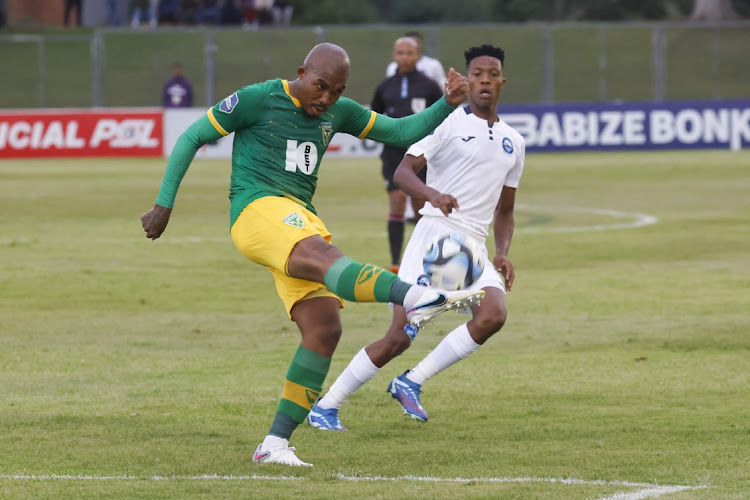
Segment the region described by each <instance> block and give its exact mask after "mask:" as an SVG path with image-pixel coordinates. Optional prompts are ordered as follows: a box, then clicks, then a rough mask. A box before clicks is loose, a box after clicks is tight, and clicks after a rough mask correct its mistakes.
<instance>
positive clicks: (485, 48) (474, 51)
mask: <svg viewBox="0 0 750 500" xmlns="http://www.w3.org/2000/svg"><path fill="white" fill-rule="evenodd" d="M480 56H490V57H494V58H495V59H497V60H499V61H500V64H501V65H502V67H503V68H505V51H504V50H503V49H501V48H500V47H495V46H494V45H488V44H484V45H482V46H480V47H471V48H470V49H469V50H467V51H466V52H464V57H465V58H466V67H467V68H468V67H469V63H470V62H471V61H472V60H473V59H476V58H477V57H480Z"/></svg>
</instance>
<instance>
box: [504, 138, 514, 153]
mask: <svg viewBox="0 0 750 500" xmlns="http://www.w3.org/2000/svg"><path fill="white" fill-rule="evenodd" d="M503 151H505V152H506V153H508V154H509V155H511V154H513V143H512V142H511V140H510V139H508V138H507V137H503Z"/></svg>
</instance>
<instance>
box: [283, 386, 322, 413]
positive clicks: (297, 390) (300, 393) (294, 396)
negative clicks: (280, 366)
mask: <svg viewBox="0 0 750 500" xmlns="http://www.w3.org/2000/svg"><path fill="white" fill-rule="evenodd" d="M319 395H320V393H319V392H318V391H314V390H312V389H310V388H309V387H305V386H303V385H299V384H296V383H294V382H292V381H291V380H284V391H283V392H282V393H281V397H282V398H283V399H286V400H288V401H291V402H292V403H295V404H298V405H299V406H301V407H302V408H304V409H306V410H309V409H311V408H312V405H314V404H315V401H317V400H318V396H319Z"/></svg>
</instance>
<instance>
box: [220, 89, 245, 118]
mask: <svg viewBox="0 0 750 500" xmlns="http://www.w3.org/2000/svg"><path fill="white" fill-rule="evenodd" d="M238 102H240V98H239V97H238V96H237V92H235V93H234V94H232V95H230V96H229V97H227V98H226V99H224V100H223V101H221V105H220V106H219V110H221V111H223V112H225V113H231V112H232V111H233V110H234V107H235V106H237V103H238Z"/></svg>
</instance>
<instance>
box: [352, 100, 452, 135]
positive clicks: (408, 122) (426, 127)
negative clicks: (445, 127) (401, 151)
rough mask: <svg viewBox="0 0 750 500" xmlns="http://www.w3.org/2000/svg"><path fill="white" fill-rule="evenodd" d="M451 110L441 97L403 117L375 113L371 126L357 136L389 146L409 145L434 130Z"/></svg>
mask: <svg viewBox="0 0 750 500" xmlns="http://www.w3.org/2000/svg"><path fill="white" fill-rule="evenodd" d="M452 112H453V108H452V107H451V106H450V105H449V104H448V103H447V102H446V101H445V98H443V97H441V98H440V99H439V100H438V101H436V102H435V103H434V104H433V105H432V106H430V107H429V108H427V109H425V110H424V111H421V112H419V113H415V114H413V115H410V116H405V117H403V118H390V117H388V116H385V115H380V114H377V113H375V117H374V119H373V120H372V125H371V128H370V129H369V130H365V131H364V132H363V133H362V134H361V135H360V136H359V137H360V139H362V138H364V137H367V138H368V139H372V140H374V141H377V142H382V143H383V144H387V145H389V146H396V147H409V146H410V145H411V144H413V143H415V142H416V141H418V140H420V139H421V138H423V137H425V136H426V135H427V134H429V133H430V132H432V131H433V130H435V127H437V126H438V125H440V123H442V121H443V120H445V118H446V117H447V116H448V115H450V114H451V113H452Z"/></svg>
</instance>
